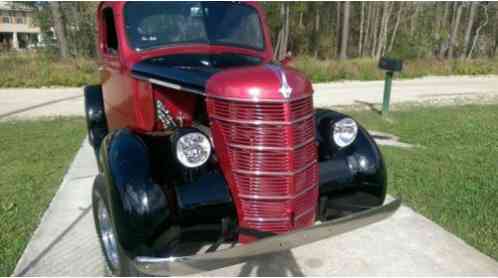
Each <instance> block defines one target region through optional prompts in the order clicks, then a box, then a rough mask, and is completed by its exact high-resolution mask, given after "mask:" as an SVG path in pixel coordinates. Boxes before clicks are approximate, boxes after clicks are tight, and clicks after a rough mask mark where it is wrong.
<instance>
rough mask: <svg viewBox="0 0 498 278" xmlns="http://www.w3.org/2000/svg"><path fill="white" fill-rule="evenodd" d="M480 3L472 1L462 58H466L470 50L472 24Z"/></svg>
mask: <svg viewBox="0 0 498 278" xmlns="http://www.w3.org/2000/svg"><path fill="white" fill-rule="evenodd" d="M478 5H479V2H472V4H471V5H470V14H469V20H468V22H467V30H466V31H465V39H464V42H463V51H462V54H461V55H460V58H461V59H465V57H466V55H467V52H468V51H469V46H470V36H471V33H472V26H473V25H474V17H475V15H476V11H477V7H478Z"/></svg>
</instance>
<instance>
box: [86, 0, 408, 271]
mask: <svg viewBox="0 0 498 278" xmlns="http://www.w3.org/2000/svg"><path fill="white" fill-rule="evenodd" d="M97 22H98V51H99V53H100V57H101V65H102V66H101V68H100V70H101V84H100V85H95V86H87V87H86V88H85V110H86V119H87V125H88V135H89V141H90V143H91V145H92V146H93V148H94V150H95V154H96V158H97V163H98V167H99V175H98V176H97V177H96V179H95V183H94V188H93V194H92V196H93V200H92V201H93V213H94V219H95V225H96V229H97V234H98V236H99V239H100V243H101V246H102V250H103V254H104V257H105V259H106V263H107V265H108V267H109V269H110V270H111V271H112V273H113V274H115V275H120V276H125V275H142V274H144V275H180V274H192V273H196V272H200V271H205V270H211V269H215V268H219V267H224V266H228V265H232V264H235V263H240V262H243V261H245V260H247V259H248V258H251V257H254V256H258V255H263V254H268V253H272V252H277V251H282V250H288V249H290V248H293V247H296V246H299V245H303V244H307V243H311V242H314V241H318V240H322V239H325V238H328V237H332V236H335V235H338V234H341V233H344V232H348V231H351V230H353V229H356V228H359V227H362V226H365V225H368V224H370V223H374V222H376V221H379V220H382V219H384V218H386V217H388V216H389V215H391V214H392V213H393V212H394V211H395V210H396V209H397V208H398V207H399V206H400V200H399V199H393V200H391V201H389V202H385V196H386V169H385V165H384V162H383V159H382V155H381V153H380V152H379V149H378V147H377V145H376V144H375V142H374V140H373V139H372V137H371V136H370V135H369V134H368V132H367V131H366V130H365V129H364V128H363V127H361V125H359V124H358V123H357V122H355V121H354V120H353V119H351V118H350V117H348V116H346V115H343V114H341V113H338V112H334V111H331V110H324V109H314V106H313V96H312V94H313V89H312V86H311V83H310V82H309V81H308V80H307V79H306V78H305V77H304V76H303V75H302V74H301V73H299V72H298V71H296V70H294V69H292V68H290V67H288V66H286V65H285V63H282V62H279V61H273V59H272V57H273V50H272V45H271V39H270V33H269V30H268V26H267V24H266V18H265V15H264V11H263V9H262V8H261V7H260V5H258V4H256V3H249V2H217V3H211V2H179V3H178V2H169V3H160V2H149V3H141V2H129V3H124V2H103V3H101V4H100V5H99V7H98V11H97Z"/></svg>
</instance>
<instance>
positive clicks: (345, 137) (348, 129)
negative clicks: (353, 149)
mask: <svg viewBox="0 0 498 278" xmlns="http://www.w3.org/2000/svg"><path fill="white" fill-rule="evenodd" d="M332 128H333V131H332V134H333V139H334V143H335V144H336V145H337V146H338V147H340V148H344V147H347V146H349V145H351V144H352V143H353V142H354V140H355V139H356V135H358V125H357V124H356V122H355V121H354V120H353V119H351V118H344V119H341V120H339V121H337V122H335V123H334V125H333V126H332Z"/></svg>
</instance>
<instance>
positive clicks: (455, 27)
mask: <svg viewBox="0 0 498 278" xmlns="http://www.w3.org/2000/svg"><path fill="white" fill-rule="evenodd" d="M455 8H456V15H455V16H454V20H453V26H452V27H453V30H452V31H451V35H450V45H449V47H448V59H453V58H454V57H453V52H454V50H455V45H456V42H457V36H458V27H459V25H460V18H461V17H462V9H463V4H459V3H458V2H455Z"/></svg>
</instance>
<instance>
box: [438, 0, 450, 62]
mask: <svg viewBox="0 0 498 278" xmlns="http://www.w3.org/2000/svg"><path fill="white" fill-rule="evenodd" d="M450 7H451V2H446V5H445V6H444V14H443V17H442V22H443V24H442V28H441V30H445V31H446V34H449V33H450V32H449V31H448V30H449V26H450V25H448V21H449V16H450ZM440 36H441V34H440ZM441 37H442V36H441ZM449 44H450V40H449V36H448V35H447V36H446V38H445V39H442V40H441V43H440V46H439V58H440V59H443V58H444V55H445V53H446V50H447V49H448V45H449Z"/></svg>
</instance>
